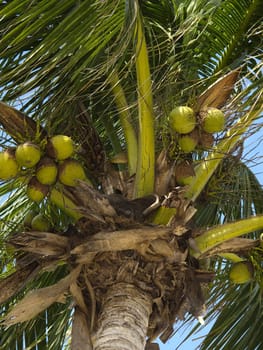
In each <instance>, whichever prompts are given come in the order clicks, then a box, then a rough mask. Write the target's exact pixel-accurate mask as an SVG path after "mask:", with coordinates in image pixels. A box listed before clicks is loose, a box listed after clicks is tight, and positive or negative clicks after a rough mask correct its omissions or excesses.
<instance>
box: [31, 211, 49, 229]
mask: <svg viewBox="0 0 263 350" xmlns="http://www.w3.org/2000/svg"><path fill="white" fill-rule="evenodd" d="M31 227H32V230H35V231H42V232H47V231H49V230H50V223H49V221H48V220H47V218H46V217H45V216H44V215H42V214H38V215H36V216H35V217H34V218H33V220H32V222H31Z"/></svg>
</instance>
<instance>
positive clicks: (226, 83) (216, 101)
mask: <svg viewBox="0 0 263 350" xmlns="http://www.w3.org/2000/svg"><path fill="white" fill-rule="evenodd" d="M238 75H239V69H237V70H234V71H231V72H229V73H227V74H226V75H224V76H223V77H221V78H219V79H218V80H217V81H216V82H215V83H214V84H213V85H211V86H210V87H209V88H208V89H207V90H206V91H204V92H203V93H202V94H201V96H200V97H199V98H198V100H197V106H196V110H197V111H200V110H201V109H203V108H204V107H215V108H221V107H223V106H224V105H225V103H226V101H227V100H228V98H229V96H230V94H231V92H232V90H233V88H234V85H235V83H236V81H237V78H238Z"/></svg>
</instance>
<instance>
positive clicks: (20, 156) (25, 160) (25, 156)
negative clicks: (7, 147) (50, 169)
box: [16, 142, 41, 168]
mask: <svg viewBox="0 0 263 350" xmlns="http://www.w3.org/2000/svg"><path fill="white" fill-rule="evenodd" d="M40 157H41V152H40V148H39V147H38V145H35V144H34V143H32V142H25V143H23V144H21V145H19V146H17V149H16V160H17V162H18V164H20V165H21V166H23V167H25V168H32V167H33V166H35V165H36V164H37V163H38V162H39V160H40Z"/></svg>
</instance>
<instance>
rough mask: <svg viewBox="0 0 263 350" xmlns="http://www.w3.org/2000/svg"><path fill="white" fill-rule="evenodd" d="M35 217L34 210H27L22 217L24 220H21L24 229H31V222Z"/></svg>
mask: <svg viewBox="0 0 263 350" xmlns="http://www.w3.org/2000/svg"><path fill="white" fill-rule="evenodd" d="M36 215H37V213H36V211H35V210H29V211H28V212H27V213H26V215H25V217H24V220H23V224H24V226H25V227H29V228H31V223H32V220H33V218H34V217H35V216H36Z"/></svg>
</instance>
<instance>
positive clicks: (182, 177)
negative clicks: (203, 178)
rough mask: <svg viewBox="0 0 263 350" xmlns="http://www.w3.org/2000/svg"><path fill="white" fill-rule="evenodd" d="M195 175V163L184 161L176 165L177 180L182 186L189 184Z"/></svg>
mask: <svg viewBox="0 0 263 350" xmlns="http://www.w3.org/2000/svg"><path fill="white" fill-rule="evenodd" d="M194 176H195V171H194V168H193V165H192V164H191V163H189V162H187V161H183V162H181V163H179V164H177V165H176V166H175V180H176V182H177V183H178V185H180V186H185V185H189V184H190V183H191V182H192V181H193V178H194Z"/></svg>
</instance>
